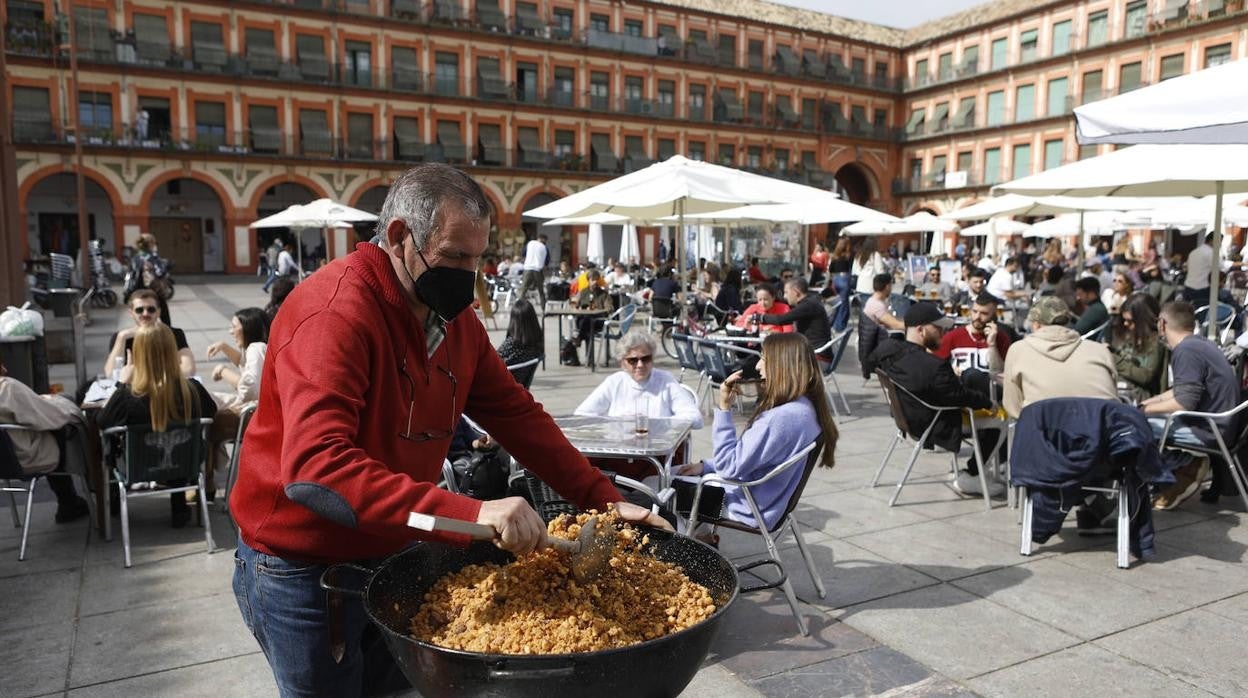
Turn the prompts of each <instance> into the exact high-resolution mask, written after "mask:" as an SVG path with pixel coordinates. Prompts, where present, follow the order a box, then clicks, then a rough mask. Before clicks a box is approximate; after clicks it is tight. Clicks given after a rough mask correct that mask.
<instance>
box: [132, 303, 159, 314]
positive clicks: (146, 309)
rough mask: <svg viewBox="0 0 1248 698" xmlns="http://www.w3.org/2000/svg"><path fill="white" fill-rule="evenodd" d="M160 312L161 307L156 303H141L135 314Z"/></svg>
mask: <svg viewBox="0 0 1248 698" xmlns="http://www.w3.org/2000/svg"><path fill="white" fill-rule="evenodd" d="M159 312H160V308H157V307H156V306H154V305H140V306H139V307H137V308H135V309H134V314H135V315H155V314H156V313H159Z"/></svg>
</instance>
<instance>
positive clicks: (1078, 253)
mask: <svg viewBox="0 0 1248 698" xmlns="http://www.w3.org/2000/svg"><path fill="white" fill-rule="evenodd" d="M1083 247H1084V244H1083V211H1080V212H1079V236H1078V237H1076V238H1075V278H1076V279H1078V278H1079V275H1080V274H1082V273H1083Z"/></svg>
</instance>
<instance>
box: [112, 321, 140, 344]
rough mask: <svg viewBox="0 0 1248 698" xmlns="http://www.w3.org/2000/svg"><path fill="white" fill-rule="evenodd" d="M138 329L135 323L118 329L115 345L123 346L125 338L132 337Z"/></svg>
mask: <svg viewBox="0 0 1248 698" xmlns="http://www.w3.org/2000/svg"><path fill="white" fill-rule="evenodd" d="M138 331H139V328H138V327H137V326H135V325H131V326H129V327H126V328H123V329H121V330H118V331H117V346H119V347H121V346H125V345H126V340H127V339H130V338H131V337H133V336H134V335H135V334H136V333H137V332H138Z"/></svg>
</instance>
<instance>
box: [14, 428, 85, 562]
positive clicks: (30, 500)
mask: <svg viewBox="0 0 1248 698" xmlns="http://www.w3.org/2000/svg"><path fill="white" fill-rule="evenodd" d="M10 431H30V429H29V428H28V427H24V426H22V425H20V424H0V481H3V484H2V485H0V492H8V493H9V511H10V512H11V513H12V514H13V526H14V528H20V529H22V543H21V547H19V548H18V550H17V561H18V562H23V561H25V560H26V540H27V536H29V535H30V512H31V509H32V508H33V505H34V503H35V483H37V482H39V479H40V478H45V477H68V478H73V479H74V481H75V482H78V484H79V485H81V486H82V491H83V492H84V493H89V492H90V490H89V488H88V487H87V481H86V478H85V477H83V476H82V475H81V474H79V473H69V472H49V473H28V472H26V471H24V470H22V465H21V463H19V462H18V461H17V447H16V446H15V445H14V443H13V438H12V437H11V436H9V432H10ZM59 441H61V440H60V439H58V442H59ZM61 446H62V448H61V457H62V459H63V458H64V454H65V450H64V444H61ZM13 482H21V483H25V485H26V486H25V487H15V486H14V485H13V484H11V483H13ZM17 492H24V493H25V494H26V513H25V514H24V515H20V516H19V514H18V513H17V497H15V496H13V495H14V494H15V493H17ZM92 501H93V499H92V498H91V497H90V496H88V497H87V507H88V510H89V511H91V515H92V516H91V518H92V519H93V520H94V518H95V511H94V510H93V509H91V503H92Z"/></svg>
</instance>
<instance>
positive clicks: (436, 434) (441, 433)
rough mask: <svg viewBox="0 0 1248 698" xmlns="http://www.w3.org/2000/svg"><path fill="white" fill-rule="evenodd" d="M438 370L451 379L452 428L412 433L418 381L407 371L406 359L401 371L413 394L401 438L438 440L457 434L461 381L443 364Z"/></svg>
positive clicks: (417, 441) (416, 440) (417, 440)
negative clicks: (456, 407) (456, 413)
mask: <svg viewBox="0 0 1248 698" xmlns="http://www.w3.org/2000/svg"><path fill="white" fill-rule="evenodd" d="M438 370H439V371H441V372H442V375H444V376H446V377H447V380H449V381H451V414H450V422H451V426H450V428H449V429H440V430H437V431H429V430H426V431H420V432H416V433H414V434H413V433H412V416H413V415H414V414H415V412H416V381H415V380H413V379H412V376H411V374H409V373H408V372H407V360H406V359H404V360H403V364H402V366H400V367H399V371H400V372H402V374H403V377H404V378H406V379H407V386H408V389H409V390H410V391H411V392H410V393H409V394H410V395H411V401H410V402H408V404H407V428H406V429H405V430H404V431H403V432H402V433H400V434H399V438H400V439H404V440H406V441H414V442H416V443H420V442H422V441H437V440H439V439H449V438H451V436H453V435H454V434H455V405H456V402H455V393H456V391H457V390H458V388H459V381H457V380H455V374H454V373H451V371H450V369H446V368H442V367H441V366H438Z"/></svg>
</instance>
